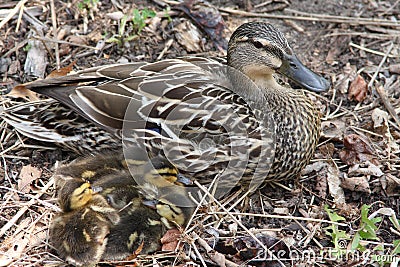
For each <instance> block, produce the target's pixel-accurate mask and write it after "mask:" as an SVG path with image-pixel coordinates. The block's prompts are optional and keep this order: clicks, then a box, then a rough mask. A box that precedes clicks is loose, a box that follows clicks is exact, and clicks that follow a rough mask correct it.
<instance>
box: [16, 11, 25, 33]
mask: <svg viewBox="0 0 400 267" xmlns="http://www.w3.org/2000/svg"><path fill="white" fill-rule="evenodd" d="M24 9H25V7H24V4H22V5H21V8H20V9H19V15H18V20H17V26H16V27H15V32H18V31H19V26H20V25H21V20H22V14H24Z"/></svg>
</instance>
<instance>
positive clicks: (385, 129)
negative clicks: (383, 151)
mask: <svg viewBox="0 0 400 267" xmlns="http://www.w3.org/2000/svg"><path fill="white" fill-rule="evenodd" d="M371 118H372V121H373V123H374V128H375V129H376V130H377V131H376V132H377V133H379V134H381V135H383V136H384V137H385V139H386V140H385V141H386V143H387V145H388V146H387V151H388V153H391V152H390V151H391V150H394V151H398V150H399V145H398V144H397V143H396V141H395V140H394V138H393V136H392V134H391V133H390V130H389V114H388V113H387V112H386V111H383V110H381V109H379V108H376V109H374V110H373V111H372V114H371Z"/></svg>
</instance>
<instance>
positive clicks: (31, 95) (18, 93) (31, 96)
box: [7, 84, 39, 101]
mask: <svg viewBox="0 0 400 267" xmlns="http://www.w3.org/2000/svg"><path fill="white" fill-rule="evenodd" d="M7 96H10V97H15V98H19V97H21V98H25V99H27V100H30V101H38V100H39V97H38V96H37V94H36V93H35V92H32V91H31V90H29V89H26V88H25V85H24V84H20V85H17V86H15V87H14V88H13V89H11V91H10V92H9V93H8V94H7Z"/></svg>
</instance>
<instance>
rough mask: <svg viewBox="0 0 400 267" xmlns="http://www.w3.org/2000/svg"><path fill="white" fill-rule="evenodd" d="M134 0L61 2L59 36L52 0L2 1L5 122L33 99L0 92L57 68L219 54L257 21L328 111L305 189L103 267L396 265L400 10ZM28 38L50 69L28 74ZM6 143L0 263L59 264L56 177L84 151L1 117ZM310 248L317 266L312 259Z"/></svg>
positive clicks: (339, 4) (261, 197)
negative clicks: (60, 166)
mask: <svg viewBox="0 0 400 267" xmlns="http://www.w3.org/2000/svg"><path fill="white" fill-rule="evenodd" d="M23 2H25V5H24V6H25V10H26V12H25V13H24V12H20V11H19V10H17V12H16V13H15V14H14V16H12V17H11V18H7V22H6V23H5V24H4V25H3V24H2V21H1V20H3V21H6V16H7V14H9V13H10V11H11V10H12V9H13V8H14V7H16V6H17V5H21V4H23ZM130 2H131V1H123V0H119V1H118V0H115V1H101V0H99V1H94V0H82V1H81V0H66V1H54V4H55V10H56V14H57V16H56V22H57V28H56V35H57V38H55V37H54V36H55V34H54V33H53V30H54V24H53V21H52V16H51V10H52V7H51V4H50V2H49V1H9V2H7V3H0V34H1V35H0V36H1V37H0V75H1V77H2V80H1V82H0V102H1V104H2V105H1V106H0V112H2V109H4V108H7V107H10V106H12V105H16V104H18V103H20V102H23V101H26V100H22V99H15V98H10V97H8V96H6V94H7V93H8V92H9V91H10V90H11V89H12V88H13V87H14V86H15V85H18V84H21V83H25V82H28V81H31V80H34V79H36V78H37V77H42V78H43V77H45V76H47V75H48V74H49V73H50V72H52V71H54V70H55V69H57V61H59V66H60V67H65V66H67V65H69V64H71V63H73V62H74V69H84V68H88V67H91V66H99V65H104V64H111V63H116V62H130V61H150V62H153V61H156V60H159V59H164V58H175V57H178V56H185V55H199V56H223V55H224V53H225V51H224V47H226V42H227V40H228V38H229V36H230V34H231V33H232V31H233V30H234V29H235V28H236V27H237V26H238V25H240V24H242V23H244V22H247V21H253V20H262V21H268V22H270V23H272V24H274V25H275V26H276V27H277V28H279V29H280V30H281V31H282V32H284V33H285V36H286V37H287V39H288V41H289V44H290V45H291V46H292V48H293V50H294V51H295V52H296V54H297V55H298V57H299V58H300V59H301V60H302V61H303V63H305V65H306V66H308V67H310V68H311V69H312V70H314V71H315V72H317V73H320V74H322V75H323V76H325V77H327V78H329V79H330V80H331V81H332V88H331V89H330V90H329V92H327V93H323V94H318V95H317V94H311V93H310V94H309V96H310V97H311V98H312V99H313V101H314V102H315V104H316V105H317V106H318V108H320V110H321V113H322V117H323V123H322V136H321V139H320V144H319V146H318V149H317V152H316V154H315V156H314V159H313V160H312V162H311V163H310V164H309V165H308V166H307V168H306V169H305V170H304V171H303V173H302V176H301V177H300V178H299V179H298V181H295V182H291V183H287V184H283V185H279V184H272V185H270V186H268V187H266V188H263V189H261V190H260V191H259V192H257V193H255V195H254V196H252V197H251V198H250V200H248V201H247V202H243V203H240V204H238V205H237V207H235V212H241V213H242V214H240V215H235V216H237V218H238V219H239V221H240V222H241V223H242V224H238V223H237V221H234V220H232V219H231V217H229V216H223V215H220V214H219V215H216V214H213V211H215V210H214V209H217V207H213V206H208V207H203V208H202V209H200V213H203V214H202V215H203V217H202V216H201V214H200V218H202V219H204V220H203V221H202V223H201V225H202V226H201V227H200V226H199V225H195V224H194V223H193V225H191V226H189V227H188V228H187V229H189V230H187V231H185V234H184V238H183V243H184V244H185V245H184V246H183V247H182V248H180V249H177V251H176V252H175V253H166V252H159V253H157V254H156V255H149V256H145V255H143V256H139V257H138V258H137V259H134V260H131V261H127V262H118V263H115V262H114V263H107V264H109V265H111V266H121V265H128V266H140V265H146V264H147V265H151V266H167V265H179V266H202V265H206V266H398V262H400V226H399V222H400V220H399V218H400V200H399V195H400V193H399V192H400V191H399V189H400V158H399V156H400V120H399V117H398V114H399V113H400V2H399V1H396V0H390V1H389V0H386V1H378V0H377V1H375V0H363V1H361V0H357V1H328V0H313V1H301V0H292V1H286V0H271V1H259V0H246V1H239V0H235V1H225V0H220V1H218V0H216V1H211V2H210V3H201V2H195V1H187V2H185V3H184V4H179V3H178V2H173V1H162V0H157V1H135V4H132V3H130ZM190 4H192V5H193V6H192V8H189V5H190ZM189 9H191V10H192V11H193V12H192V13H189V12H188V10H189ZM133 10H136V11H142V13H140V14H141V16H142V17H143V16H144V15H143V10H151V11H154V16H153V15H152V14H153V13H151V12H150V15H149V16H148V17H147V18H144V19H142V20H140V19H136V21H135V22H133V20H127V21H128V22H127V23H126V25H125V26H123V22H122V20H123V19H122V16H121V14H122V15H124V14H132V12H133ZM2 11H4V12H2ZM117 12H118V13H117ZM201 12H204V13H201ZM199 14H203V15H204V14H206V15H205V18H199V17H196V16H197V15H199ZM220 16H222V18H223V21H224V24H223V23H221V22H219V18H220ZM140 23H144V24H143V27H142V26H140V25H141V24H140ZM206 23H208V25H206ZM223 25H226V29H222V28H223ZM207 26H209V27H207ZM188 29H192V30H191V31H189V30H188ZM221 37H222V38H221ZM34 38H36V39H35V40H39V43H41V45H44V46H43V47H44V49H42V50H43V51H45V55H44V57H42V59H43V58H44V59H45V61H47V62H48V64H47V65H46V64H45V63H43V62H42V64H39V63H38V61H35V60H40V57H39V59H34V60H33V63H32V65H33V67H31V68H26V64H28V63H27V62H28V61H29V60H27V55H28V53H29V51H30V50H32V46H34V44H32V43H31V41H32V40H34ZM56 39H58V40H59V42H58V51H57V50H55V46H54V44H55V42H54V40H56ZM96 46H97V47H101V50H99V51H96V50H95V49H93V47H96ZM39 66H40V67H39ZM0 140H1V143H0V144H1V152H0V156H1V160H0V242H1V245H0V266H43V265H52V266H62V265H65V262H63V261H62V259H60V258H59V257H57V254H56V251H55V250H54V249H53V248H52V247H51V246H50V245H49V243H48V239H47V235H48V233H47V232H48V225H49V222H50V220H51V218H52V216H53V215H54V213H55V212H56V211H57V210H58V207H57V204H56V199H55V194H54V189H53V186H52V185H51V184H50V183H49V181H50V180H49V179H50V177H51V175H52V173H53V172H54V168H55V164H56V162H57V161H58V162H62V163H65V162H70V161H71V160H73V159H74V158H76V157H77V155H76V154H74V153H72V152H70V151H67V150H65V149H61V148H59V147H57V146H55V145H54V144H49V143H44V142H40V141H35V140H31V139H29V138H26V137H24V136H23V135H21V134H18V133H17V132H16V131H15V130H14V129H13V128H12V127H11V126H10V125H8V124H7V123H6V122H5V121H0ZM230 201H232V200H230V199H229V198H227V199H225V200H223V202H225V203H229V202H230ZM233 202H234V201H233ZM233 202H232V203H233ZM366 205H368V206H366ZM235 214H236V213H235ZM249 214H250V215H249ZM206 215H208V217H207V216H206ZM243 227H244V228H245V229H244V228H243ZM248 231H250V232H252V233H253V234H255V235H257V237H258V239H259V240H260V241H261V243H263V244H264V245H266V246H267V247H268V248H269V249H270V251H272V252H276V253H277V252H278V251H281V252H282V251H285V252H289V251H291V252H292V254H291V256H290V257H289V256H287V254H286V256H285V257H283V258H281V261H276V260H273V261H270V260H268V261H267V260H266V259H265V258H263V256H262V255H263V253H261V251H262V248H261V247H260V244H259V243H257V242H255V241H254V240H253V239H252V238H251V237H250V236H249V234H248ZM216 233H218V238H217V237H216V236H217V234H216ZM194 236H196V237H198V238H199V239H196V238H195V237H194ZM234 240H236V241H234ZM201 241H204V242H205V243H206V244H208V245H209V246H211V247H212V249H214V250H209V251H207V249H211V247H208V248H207V246H206V245H205V244H204V243H202V242H201ZM311 252H314V253H316V256H315V255H314V256H313V257H311V258H307V257H304V256H305V255H309V254H310V253H311ZM346 253H347V254H346ZM349 254H350V256H353V257H350V258H349V257H346V256H349ZM294 255H300V256H298V257H295V256H294ZM366 255H368V256H369V257H366ZM301 256H303V257H301ZM383 256H387V257H386V258H384V259H383ZM224 264H225V265H224ZM368 264H369V265H368Z"/></svg>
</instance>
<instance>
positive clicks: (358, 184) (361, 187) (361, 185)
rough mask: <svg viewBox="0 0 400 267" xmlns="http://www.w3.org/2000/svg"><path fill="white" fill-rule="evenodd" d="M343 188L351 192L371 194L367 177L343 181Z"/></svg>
mask: <svg viewBox="0 0 400 267" xmlns="http://www.w3.org/2000/svg"><path fill="white" fill-rule="evenodd" d="M342 187H343V188H345V189H349V190H351V191H357V192H365V193H367V194H371V189H370V188H369V183H368V179H367V177H365V176H363V177H353V178H346V179H343V180H342Z"/></svg>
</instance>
